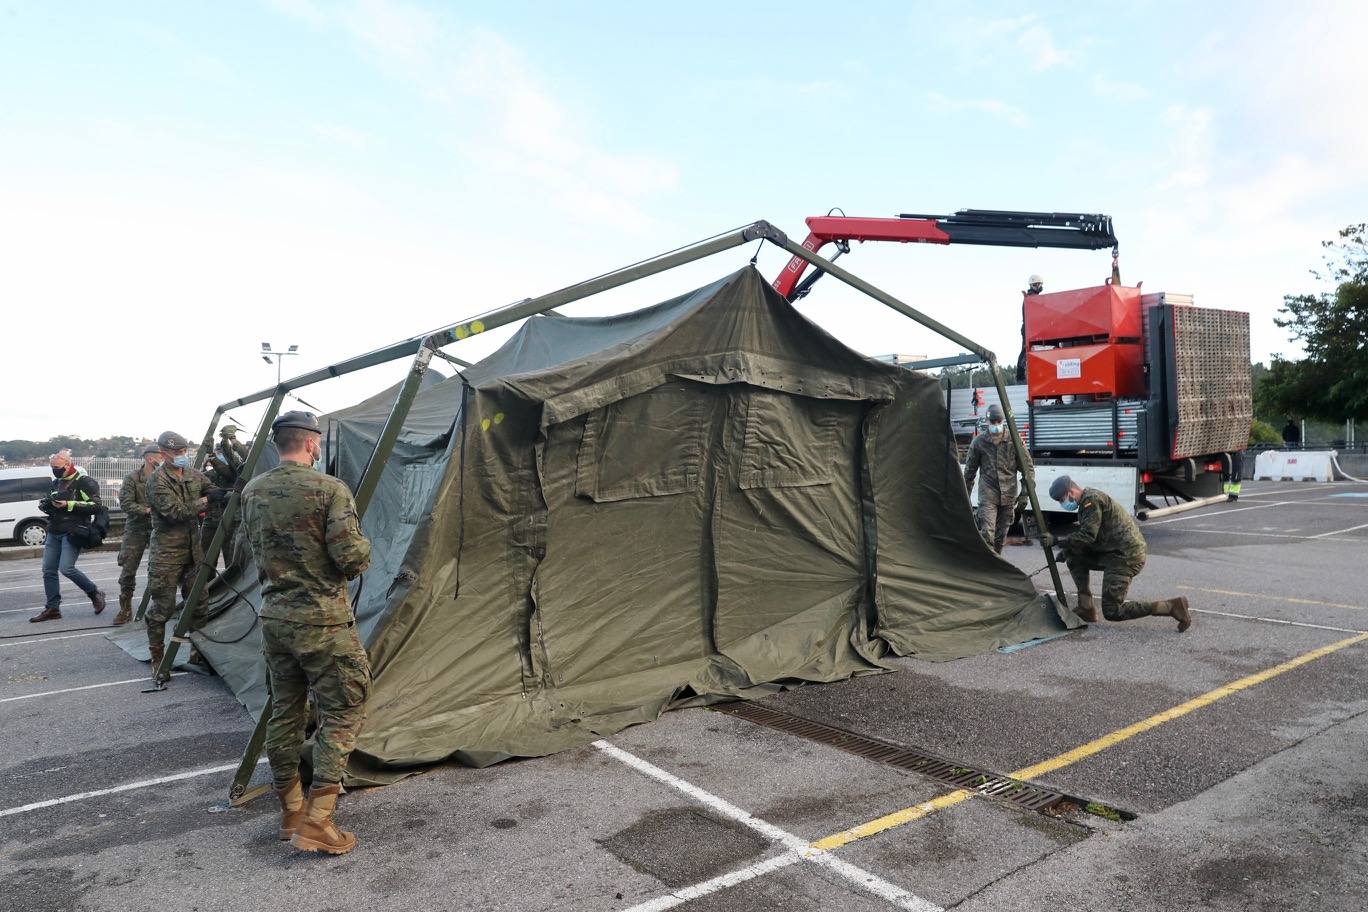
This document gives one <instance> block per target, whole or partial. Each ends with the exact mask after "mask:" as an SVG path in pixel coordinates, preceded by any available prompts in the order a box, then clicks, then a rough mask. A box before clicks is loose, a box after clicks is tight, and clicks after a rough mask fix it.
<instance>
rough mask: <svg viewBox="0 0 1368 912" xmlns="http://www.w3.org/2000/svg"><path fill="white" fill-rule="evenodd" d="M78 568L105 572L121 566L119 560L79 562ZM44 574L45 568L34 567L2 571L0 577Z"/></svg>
mask: <svg viewBox="0 0 1368 912" xmlns="http://www.w3.org/2000/svg"><path fill="white" fill-rule="evenodd" d="M34 560H38V558H34ZM76 566H78V567H80V568H82V569H88V568H90V567H95V568H97V569H101V570H103V569H105V568H107V567H117V566H119V562H118V561H117V560H102V561H78V562H77V564H76ZM42 572H43V568H42V567H40V566H33V567H25V568H24V569H22V570H0V576H9V575H10V574H13V573H36V574H41V573H42Z"/></svg>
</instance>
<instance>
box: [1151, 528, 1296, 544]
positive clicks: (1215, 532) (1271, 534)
mask: <svg viewBox="0 0 1368 912" xmlns="http://www.w3.org/2000/svg"><path fill="white" fill-rule="evenodd" d="M1178 531H1181V532H1201V533H1203V534H1205V535H1252V536H1254V537H1256V538H1294V539H1297V540H1299V541H1315V540H1316V536H1314V535H1287V534H1284V533H1282V532H1236V531H1234V530H1233V529H1192V528H1188V529H1180V530H1178Z"/></svg>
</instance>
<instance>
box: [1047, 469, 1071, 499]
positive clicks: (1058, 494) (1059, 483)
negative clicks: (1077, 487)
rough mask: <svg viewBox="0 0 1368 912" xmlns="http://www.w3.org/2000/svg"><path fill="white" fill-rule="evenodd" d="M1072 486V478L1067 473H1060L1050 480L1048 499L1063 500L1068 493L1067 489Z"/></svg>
mask: <svg viewBox="0 0 1368 912" xmlns="http://www.w3.org/2000/svg"><path fill="white" fill-rule="evenodd" d="M1073 486H1074V482H1073V479H1072V478H1070V477H1069V476H1068V475H1060V476H1059V477H1058V478H1056V479H1055V480H1054V481H1052V482H1050V499H1051V500H1063V499H1064V498H1065V497H1066V496H1067V495H1068V493H1069V489H1070V488H1072V487H1073Z"/></svg>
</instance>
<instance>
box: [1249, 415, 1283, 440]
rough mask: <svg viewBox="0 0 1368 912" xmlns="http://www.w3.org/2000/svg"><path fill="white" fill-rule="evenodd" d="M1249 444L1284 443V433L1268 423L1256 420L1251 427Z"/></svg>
mask: <svg viewBox="0 0 1368 912" xmlns="http://www.w3.org/2000/svg"><path fill="white" fill-rule="evenodd" d="M1249 442H1250V443H1251V444H1254V443H1282V433H1281V432H1279V431H1278V429H1277V428H1275V427H1274V426H1273V425H1271V424H1269V423H1268V422H1267V421H1259V420H1258V419H1255V421H1254V423H1253V424H1251V425H1250V426H1249Z"/></svg>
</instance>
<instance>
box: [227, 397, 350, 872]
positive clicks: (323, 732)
mask: <svg viewBox="0 0 1368 912" xmlns="http://www.w3.org/2000/svg"><path fill="white" fill-rule="evenodd" d="M322 436H323V435H322V429H321V428H320V427H319V425H318V418H317V417H315V416H314V415H313V413H311V412H286V413H285V414H283V415H281V416H280V417H279V418H277V419H276V420H275V422H274V423H273V424H272V425H271V439H272V440H273V441H274V442H275V446H276V451H277V452H278V453H279V454H280V465H278V466H276V467H275V468H273V469H271V470H270V471H269V472H266V473H264V474H262V475H258V476H257V477H256V478H253V479H252V480H251V481H250V482H248V484H247V486H246V487H245V488H244V489H243V492H242V522H243V528H244V529H245V530H246V535H247V541H248V544H249V545H250V547H251V549H252V557H253V558H254V560H255V561H256V566H257V572H258V574H259V575H260V577H261V580H262V582H263V586H262V590H261V610H260V612H259V616H260V617H261V647H262V651H263V652H264V653H265V657H266V670H267V673H268V674H269V675H270V682H271V705H270V720H269V721H268V723H267V726H266V756H267V759H268V760H269V761H270V764H271V778H272V780H273V782H274V786H275V792H276V797H277V798H278V799H279V801H280V822H279V829H278V835H279V838H280V839H282V840H286V839H288V840H289V841H290V844H291V845H292V846H294V847H295V848H297V849H302V850H304V851H309V852H326V853H328V854H330V855H342V854H345V853H347V852H350V851H351V850H352V849H354V848H355V847H356V836H355V835H354V834H352V833H348V832H344V831H343V830H340V829H338V827H337V825H336V824H335V823H334V822H333V812H334V810H335V809H336V807H337V797H338V795H340V794H341V792H342V776H343V774H344V773H345V772H346V769H347V760H348V758H349V757H350V756H351V752H352V749H353V748H354V747H356V738H357V736H358V735H359V734H360V731H361V725H362V723H363V722H364V721H365V718H366V696H367V694H368V693H369V691H370V682H371V679H370V665H369V663H368V661H367V659H366V650H365V647H363V646H362V645H361V640H360V639H359V638H358V637H357V634H356V622H355V618H354V617H353V615H352V609H351V605H350V603H349V600H348V597H347V581H348V580H350V579H353V578H355V577H356V576H357V575H358V574H360V573H361V572H362V571H364V570H365V569H366V568H367V567H368V566H370V550H371V549H370V542H369V541H368V540H367V539H366V537H365V536H364V535H362V534H361V528H360V522H359V521H358V519H357V516H356V502H355V501H354V500H353V499H352V494H351V491H350V490H349V489H348V488H347V486H346V485H345V484H343V483H342V482H341V481H339V480H338V479H336V478H333V477H332V476H330V475H325V474H323V473H322V472H320V471H318V469H317V468H316V466H317V465H318V463H319V462H320V461H321V460H322V457H323V444H322ZM310 692H312V693H313V695H314V702H315V704H316V705H317V708H318V720H319V721H318V730H317V731H316V732H315V733H314V747H313V765H312V768H313V781H312V783H311V784H310V788H309V796H308V801H307V803H306V802H305V798H304V788H303V784H302V783H301V781H300V777H299V759H300V758H299V753H300V750H301V748H303V746H304V733H305V727H306V725H307V723H308V720H309V713H308V697H309V693H310Z"/></svg>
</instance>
